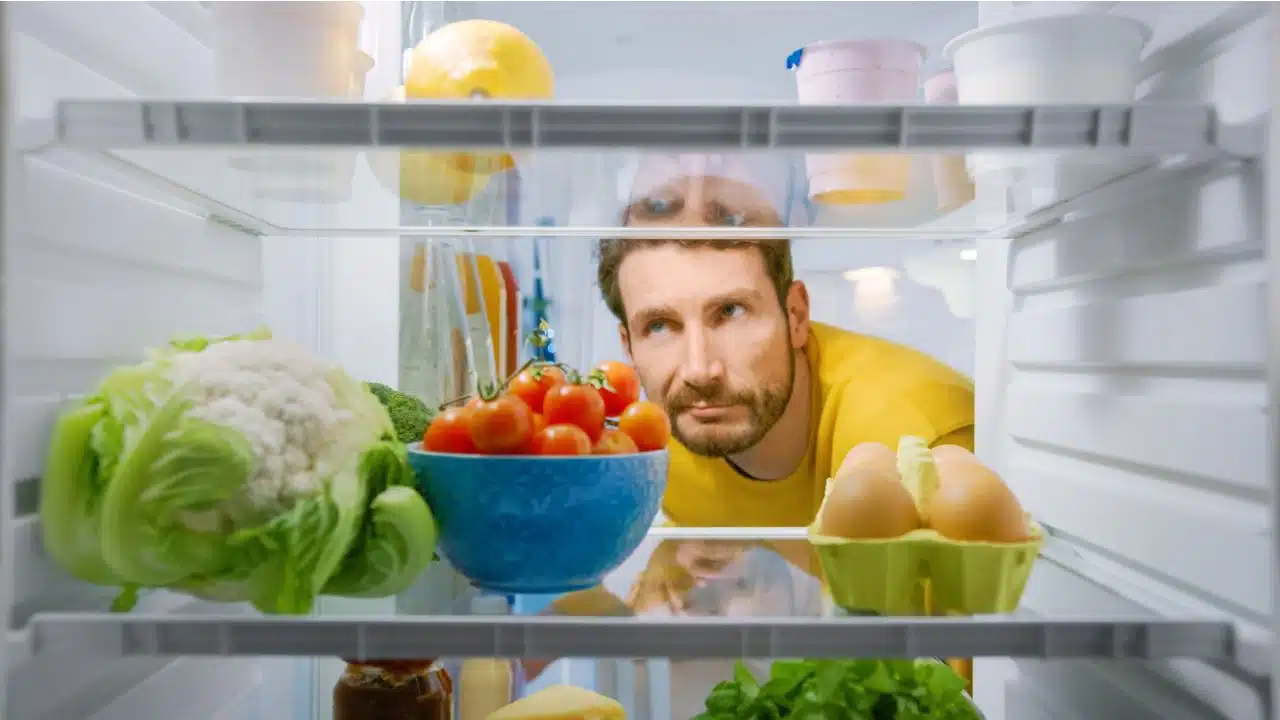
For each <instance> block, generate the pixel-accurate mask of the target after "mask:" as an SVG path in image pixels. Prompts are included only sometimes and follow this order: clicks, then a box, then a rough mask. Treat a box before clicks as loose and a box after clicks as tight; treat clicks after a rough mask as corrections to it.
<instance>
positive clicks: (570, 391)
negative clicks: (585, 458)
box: [542, 383, 604, 444]
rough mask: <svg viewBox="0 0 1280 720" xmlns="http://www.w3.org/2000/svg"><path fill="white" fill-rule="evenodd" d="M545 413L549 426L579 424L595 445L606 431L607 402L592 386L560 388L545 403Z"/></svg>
mask: <svg viewBox="0 0 1280 720" xmlns="http://www.w3.org/2000/svg"><path fill="white" fill-rule="evenodd" d="M542 414H543V415H545V416H547V424H548V425H577V426H578V427H580V428H582V431H583V432H585V433H586V434H587V437H588V438H589V439H590V440H591V442H592V444H595V441H597V440H599V439H600V435H601V434H602V433H603V432H604V399H603V398H601V397H600V393H599V392H597V391H596V389H595V388H593V387H591V386H590V385H578V384H571V383H565V384H564V385H557V386H555V387H553V388H551V390H550V391H549V392H547V398H546V400H544V401H543V405H542Z"/></svg>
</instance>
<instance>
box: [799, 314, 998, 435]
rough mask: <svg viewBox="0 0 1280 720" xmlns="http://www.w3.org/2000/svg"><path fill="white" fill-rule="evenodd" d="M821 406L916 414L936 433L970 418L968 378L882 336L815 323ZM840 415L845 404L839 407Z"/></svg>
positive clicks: (970, 392) (970, 388)
mask: <svg viewBox="0 0 1280 720" xmlns="http://www.w3.org/2000/svg"><path fill="white" fill-rule="evenodd" d="M815 335H816V337H817V339H818V343H819V354H820V356H819V369H818V376H819V379H820V381H821V383H822V386H823V392H824V396H825V397H824V405H828V406H832V405H837V406H839V405H845V404H850V403H851V404H855V405H856V406H857V407H858V408H859V409H861V410H862V411H865V412H866V413H871V414H878V413H880V412H882V411H884V410H886V409H891V410H893V411H894V412H893V413H890V414H891V415H894V414H901V413H903V412H907V411H909V412H908V414H909V415H910V414H917V413H918V414H919V415H921V416H923V417H924V418H925V419H926V420H927V421H928V422H929V424H930V425H932V426H933V427H934V428H935V429H937V430H938V431H939V432H948V431H950V430H954V429H956V428H958V427H963V426H965V425H969V424H972V422H973V401H974V393H973V381H972V380H971V379H969V378H968V377H966V376H965V375H964V374H963V373H961V372H959V371H957V370H955V369H954V368H952V367H950V366H948V365H947V364H945V363H943V362H942V361H940V360H937V359H935V358H933V357H931V356H929V355H927V354H926V353H923V352H921V351H919V350H916V349H914V348H910V347H907V346H906V345H902V344H899V343H895V342H893V341H890V340H885V339H883V338H876V337H871V336H868V335H860V334H858V333H854V332H850V331H847V330H841V329H839V328H834V327H831V326H829V325H821V326H816V327H815ZM840 410H841V414H845V413H847V412H849V411H850V408H843V407H842V408H840Z"/></svg>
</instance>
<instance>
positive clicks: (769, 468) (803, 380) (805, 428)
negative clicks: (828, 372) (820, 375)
mask: <svg viewBox="0 0 1280 720" xmlns="http://www.w3.org/2000/svg"><path fill="white" fill-rule="evenodd" d="M810 377H811V375H810V370H809V356H808V354H807V353H803V352H802V353H800V357H799V358H798V359H797V361H796V377H795V382H794V383H793V384H792V386H791V399H789V400H788V401H787V407H786V409H785V410H783V411H782V417H780V418H778V422H776V423H774V425H773V427H772V428H770V429H769V432H768V433H766V434H765V436H764V438H763V439H762V440H760V442H758V443H756V444H755V445H754V446H753V447H751V448H750V449H748V450H746V451H743V452H741V453H738V454H737V455H730V456H729V458H728V460H729V462H730V463H732V464H733V466H734V467H736V468H737V469H738V471H739V472H741V473H743V474H744V475H746V476H747V477H750V478H753V479H755V480H780V479H782V478H784V477H786V476H788V475H790V474H791V473H793V472H795V469H796V468H797V467H799V466H800V463H801V461H803V460H804V456H805V453H807V452H808V451H809V422H810V419H811V417H812V413H811V412H810V409H811V405H812V403H813V385H812V383H811V382H810Z"/></svg>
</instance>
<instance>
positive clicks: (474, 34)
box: [404, 19, 556, 173]
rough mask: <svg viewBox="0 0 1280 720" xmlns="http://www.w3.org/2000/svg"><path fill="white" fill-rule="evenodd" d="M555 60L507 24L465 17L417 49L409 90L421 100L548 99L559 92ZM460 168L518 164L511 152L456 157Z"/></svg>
mask: <svg viewBox="0 0 1280 720" xmlns="http://www.w3.org/2000/svg"><path fill="white" fill-rule="evenodd" d="M555 84H556V83H555V74H554V73H553V72H552V70H551V62H550V61H549V60H547V56H546V55H544V54H543V52H542V49H541V48H539V47H538V45H537V43H535V42H533V41H532V40H530V39H529V37H528V36H527V35H525V34H524V33H522V32H520V31H519V30H517V29H516V28H514V27H512V26H510V25H507V24H505V23H500V22H496V21H493V20H478V19H477V20H461V21H459V22H455V23H450V24H448V25H445V26H444V27H442V28H440V29H439V30H436V31H435V32H433V33H431V34H430V35H428V36H427V37H425V38H423V40H422V42H420V43H418V46H417V47H416V48H414V49H413V52H412V54H411V55H410V61H409V70H408V73H407V74H406V76H405V83H404V87H405V95H406V96H408V97H409V98H410V99H417V100H460V99H468V98H471V99H486V98H487V99H494V100H547V99H550V98H551V97H552V96H553V95H554V94H555ZM456 162H457V163H458V168H457V169H458V170H461V171H464V172H480V173H495V172H501V171H503V170H509V169H511V168H512V167H515V159H514V158H513V157H511V155H509V154H505V153H498V154H493V155H475V154H470V153H464V154H458V155H457V156H456Z"/></svg>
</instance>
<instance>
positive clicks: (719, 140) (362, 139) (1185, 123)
mask: <svg viewBox="0 0 1280 720" xmlns="http://www.w3.org/2000/svg"><path fill="white" fill-rule="evenodd" d="M21 139H22V143H21V145H22V146H23V147H25V148H27V149H28V150H29V151H32V152H37V153H40V154H41V155H43V156H45V158H46V159H47V160H49V161H51V162H57V163H60V162H62V159H61V158H63V157H64V156H67V155H75V156H83V155H86V154H87V155H90V156H92V157H93V158H95V159H99V160H101V159H105V160H107V161H108V162H109V163H110V164H112V165H114V166H116V168H115V169H117V170H124V171H125V172H126V173H127V175H128V176H130V177H132V178H135V179H137V180H139V181H140V182H141V183H142V184H143V185H147V186H151V187H153V188H159V189H160V190H161V191H163V192H165V193H166V194H167V196H169V197H172V198H173V201H174V204H175V205H181V206H183V207H184V208H187V209H193V210H195V211H200V212H203V213H205V214H207V215H210V216H212V217H215V218H217V219H219V220H221V221H223V222H226V223H229V224H232V225H234V226H236V227H239V228H242V229H244V230H247V231H249V232H253V233H257V234H262V235H298V236H306V237H317V236H329V237H351V236H369V235H375V236H384V235H386V236H392V235H402V234H406V233H412V232H415V231H417V232H422V230H421V228H422V227H423V226H430V227H431V231H430V232H431V233H432V234H433V236H440V237H445V236H455V237H457V236H468V237H475V236H500V237H519V236H542V235H548V234H551V235H555V236H577V237H588V238H597V237H601V236H605V235H609V234H617V235H619V236H624V235H626V234H627V233H628V232H639V231H640V230H639V229H636V228H628V229H624V230H622V231H621V232H618V230H619V229H618V228H617V225H618V219H619V217H620V214H621V211H622V209H623V208H624V207H625V206H626V204H627V198H628V197H630V194H631V193H632V191H633V184H632V181H633V179H634V175H635V167H636V165H637V163H638V162H639V161H640V159H641V157H642V156H646V155H649V154H653V153H659V154H661V153H671V152H691V151H698V150H706V151H712V152H730V153H734V154H738V155H745V156H746V157H749V158H754V159H753V160H750V161H749V162H753V163H757V164H759V165H761V167H765V166H767V167H768V169H767V170H762V171H758V172H766V173H768V174H769V175H770V176H771V177H772V176H775V175H776V176H779V177H783V178H784V179H785V180H786V182H787V183H790V185H789V186H788V188H789V191H791V192H792V197H791V198H790V199H788V200H787V207H786V209H785V211H781V212H782V215H783V220H784V222H785V223H786V224H787V225H788V231H787V232H788V235H789V236H790V237H792V238H793V239H800V238H832V239H834V238H840V239H849V238H866V239H890V238H893V239H903V240H912V239H921V240H969V239H972V238H975V237H980V236H984V235H990V234H997V235H998V234H1001V232H1002V231H1003V232H1011V231H1015V230H1016V228H1017V227H1018V226H1019V223H1021V222H1023V221H1024V220H1025V219H1026V217H1027V216H1029V215H1032V214H1035V215H1037V216H1038V220H1037V222H1038V223H1041V224H1042V223H1043V222H1045V217H1046V215H1048V216H1055V217H1056V216H1060V215H1064V214H1066V213H1067V212H1068V211H1069V210H1068V209H1067V208H1061V207H1060V206H1061V205H1062V204H1063V203H1064V202H1069V201H1071V200H1072V199H1075V198H1080V197H1082V196H1095V198H1101V197H1102V196H1103V195H1104V191H1105V195H1106V196H1107V197H1111V196H1114V195H1116V194H1117V192H1118V190H1117V189H1116V188H1115V187H1114V185H1115V184H1116V183H1117V182H1123V183H1126V184H1127V185H1131V186H1132V185H1141V186H1144V187H1149V186H1150V185H1151V184H1152V183H1154V182H1158V181H1159V178H1161V177H1163V176H1166V175H1168V174H1170V172H1172V171H1174V170H1180V169H1185V167H1186V166H1187V165H1189V164H1190V165H1201V164H1204V163H1209V162H1218V161H1228V162H1231V161H1242V160H1248V159H1251V158H1254V157H1257V156H1258V155H1259V153H1260V150H1261V147H1262V142H1261V140H1262V133H1261V132H1260V130H1259V127H1256V126H1255V125H1253V124H1248V125H1239V126H1236V125H1228V124H1224V123H1222V122H1221V121H1220V119H1219V118H1218V115H1217V113H1216V112H1215V110H1214V109H1213V108H1212V107H1208V106H1194V105H1162V104H1132V105H1098V106H1094V105H1079V106H1070V105H1052V106H1025V107H1024V106H926V105H905V106H891V105H882V106H800V105H704V106H653V105H581V104H559V103H488V102H486V103H475V102H459V103H404V104H396V103H360V102H309V101H235V100H191V101H146V100H91V101H82V100H67V101H63V102H61V103H59V104H58V106H57V108H56V111H55V118H54V121H53V122H52V123H48V124H43V125H41V126H39V127H35V126H32V127H30V128H27V129H25V130H24V134H23V137H22V138H21ZM841 150H851V151H855V152H856V153H858V154H867V153H880V154H888V155H896V156H899V157H900V158H901V160H902V162H903V163H910V165H909V167H910V170H909V173H908V177H909V178H910V179H909V180H908V181H907V182H908V185H907V187H906V190H905V195H904V196H903V197H902V198H901V199H899V200H894V201H890V202H883V203H879V204H854V205H829V204H820V203H816V202H813V201H811V200H808V199H807V198H805V197H804V195H805V193H804V192H803V190H804V187H805V185H804V184H805V182H806V179H805V175H806V168H805V165H806V154H805V153H806V151H810V152H819V151H821V152H827V153H832V152H838V151H841ZM446 151H452V153H455V154H451V153H450V152H446ZM480 151H484V152H489V153H494V152H495V151H501V152H503V153H510V157H511V158H513V159H514V160H515V161H516V167H517V168H518V172H519V181H518V182H516V181H515V180H513V179H512V178H514V174H513V173H502V174H499V175H493V176H477V175H471V174H466V173H463V174H458V173H454V172H451V171H447V170H441V169H440V168H441V163H442V162H450V161H452V160H456V159H457V158H458V157H459V156H458V155H457V154H456V153H458V152H461V153H463V154H464V155H465V154H467V153H472V154H474V153H476V152H480ZM944 156H950V157H951V159H952V161H960V162H967V163H968V167H969V174H970V175H973V176H974V177H976V178H977V179H978V181H979V182H978V183H977V187H978V190H977V194H976V197H974V199H972V200H969V201H967V202H965V203H964V204H961V205H959V206H957V205H956V203H957V202H962V201H963V197H961V199H960V200H955V201H948V202H950V203H951V204H945V203H943V202H942V201H941V200H940V198H941V197H942V195H940V194H939V193H941V192H942V190H941V189H940V187H939V186H938V181H939V180H938V179H939V178H941V177H942V175H935V173H938V172H942V171H940V170H938V169H937V167H938V166H936V165H935V162H936V161H938V160H940V159H942V158H943V157H944ZM491 157H492V156H491ZM68 159H69V160H70V161H73V162H75V161H82V159H80V158H68ZM463 165H465V163H463ZM450 167H461V166H450ZM901 167H902V166H901V165H900V166H899V170H897V171H894V172H901ZM883 172H888V171H883ZM952 173H954V170H952ZM961 174H962V175H963V169H962V173H961ZM948 177H952V182H956V180H955V179H954V175H951V176H948ZM770 182H780V181H773V180H771V181H770ZM949 192H954V190H952V191H949ZM1077 205H1078V203H1077ZM406 208H408V209H409V210H410V211H411V212H409V213H408V215H409V216H414V217H416V218H421V221H422V222H421V224H418V223H416V222H408V221H406V220H404V217H405V213H404V210H405V209H406ZM1078 209H1079V208H1078V207H1076V208H1074V209H1071V210H1070V211H1071V212H1075V211H1077V210H1078ZM415 212H416V213H417V215H416V216H415V215H414V213H415ZM542 218H551V219H553V220H554V221H555V222H554V225H555V226H556V227H555V229H554V230H552V231H549V230H548V229H547V228H546V227H539V223H538V220H539V219H542ZM765 230H767V228H758V227H757V228H699V229H697V230H694V231H691V232H689V231H686V229H671V232H673V233H676V232H678V233H679V234H680V235H681V236H691V235H693V234H701V235H707V234H708V233H714V234H715V235H716V236H720V237H735V238H736V237H750V236H751V235H752V233H755V235H756V236H759V235H760V234H761V233H762V232H764V231H765ZM647 233H648V234H649V235H652V230H649V231H647Z"/></svg>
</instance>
